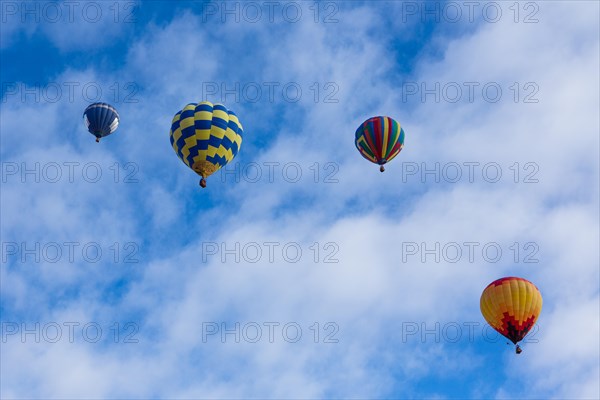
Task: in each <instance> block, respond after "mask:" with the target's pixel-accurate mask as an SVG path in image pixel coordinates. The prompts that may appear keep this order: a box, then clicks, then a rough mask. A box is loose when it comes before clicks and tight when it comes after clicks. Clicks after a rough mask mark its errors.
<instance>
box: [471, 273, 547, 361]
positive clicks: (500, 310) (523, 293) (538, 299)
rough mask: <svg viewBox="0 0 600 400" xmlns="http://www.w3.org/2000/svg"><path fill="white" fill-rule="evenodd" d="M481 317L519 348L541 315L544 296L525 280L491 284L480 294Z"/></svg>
mask: <svg viewBox="0 0 600 400" xmlns="http://www.w3.org/2000/svg"><path fill="white" fill-rule="evenodd" d="M479 306H480V308H481V313H482V314H483V317H484V318H485V320H486V321H487V322H488V324H490V326H491V327H492V328H494V329H495V330H497V331H498V332H499V333H500V334H502V335H504V336H505V337H506V338H508V339H509V340H510V341H511V342H513V343H514V344H515V345H516V352H517V354H519V353H521V348H520V347H519V345H518V344H517V343H518V342H520V341H521V340H523V338H524V337H525V336H526V335H527V333H528V332H529V330H530V329H531V328H532V327H533V325H534V324H535V322H536V321H537V319H538V317H539V315H540V312H541V311H542V294H541V293H540V291H539V290H538V288H537V287H535V285H534V284H533V283H531V282H529V281H528V280H526V279H523V278H516V277H507V278H501V279H498V280H495V281H494V282H492V283H490V284H489V285H488V286H487V287H486V288H485V289H484V291H483V293H482V294H481V300H480V301H479Z"/></svg>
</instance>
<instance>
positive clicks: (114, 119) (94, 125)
mask: <svg viewBox="0 0 600 400" xmlns="http://www.w3.org/2000/svg"><path fill="white" fill-rule="evenodd" d="M83 121H84V122H85V125H86V126H87V129H88V131H89V132H90V133H91V134H92V135H94V136H96V142H99V141H100V138H103V137H105V136H108V135H110V134H111V133H113V132H114V131H115V130H116V129H117V127H118V126H119V113H118V112H117V110H116V109H115V108H114V107H113V106H111V105H110V104H106V103H94V104H90V105H89V106H88V108H86V109H85V111H84V112H83Z"/></svg>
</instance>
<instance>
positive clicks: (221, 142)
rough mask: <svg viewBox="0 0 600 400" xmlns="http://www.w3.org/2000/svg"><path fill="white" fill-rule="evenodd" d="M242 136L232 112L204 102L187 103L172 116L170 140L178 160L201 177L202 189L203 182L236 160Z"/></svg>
mask: <svg viewBox="0 0 600 400" xmlns="http://www.w3.org/2000/svg"><path fill="white" fill-rule="evenodd" d="M242 134H243V128H242V124H241V123H240V121H239V120H238V117H237V116H236V115H235V113H234V112H233V111H231V110H228V109H227V108H226V107H225V106H224V105H223V104H213V103H211V102H208V101H203V102H200V103H198V104H194V103H190V104H188V105H187V106H185V107H184V108H183V109H182V110H181V111H179V112H177V114H175V116H174V117H173V121H172V123H171V131H170V132H169V137H170V140H171V146H173V150H175V153H176V154H177V157H179V159H180V160H181V161H183V163H184V164H185V165H187V166H188V167H189V168H191V169H193V170H194V171H195V172H196V173H197V174H198V175H200V176H201V177H202V181H201V183H200V184H201V185H202V186H203V187H204V185H205V184H206V181H205V180H204V178H207V177H208V176H210V175H211V174H213V173H215V172H216V171H218V170H219V169H220V168H221V167H223V166H224V165H225V164H227V163H228V162H230V161H231V160H232V159H233V158H234V157H235V156H236V154H237V153H238V151H239V150H240V147H241V145H242ZM203 183H204V185H203Z"/></svg>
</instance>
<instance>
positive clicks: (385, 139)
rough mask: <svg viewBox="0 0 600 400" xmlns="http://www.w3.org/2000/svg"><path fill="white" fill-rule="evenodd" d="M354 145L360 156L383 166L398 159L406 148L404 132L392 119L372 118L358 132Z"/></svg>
mask: <svg viewBox="0 0 600 400" xmlns="http://www.w3.org/2000/svg"><path fill="white" fill-rule="evenodd" d="M354 144H355V145H356V148H357V149H358V151H359V152H360V154H361V155H362V156H363V157H364V158H366V159H367V160H369V161H371V162H372V163H375V164H379V165H381V166H382V168H381V171H382V172H383V165H384V164H385V163H387V162H389V161H391V160H392V159H393V158H394V157H396V156H397V155H398V154H399V153H400V151H402V148H403V147H404V130H403V129H402V127H401V126H400V124H399V123H398V122H397V121H395V120H394V119H392V118H390V117H381V116H379V117H372V118H369V119H368V120H366V121H365V122H363V123H362V124H361V125H360V126H359V127H358V129H357V130H356V134H355V140H354Z"/></svg>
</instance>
